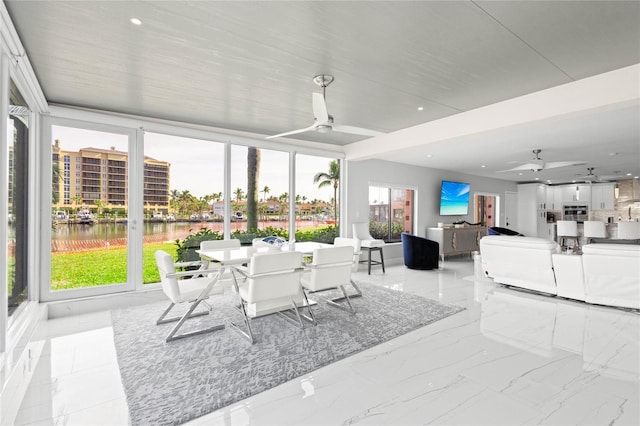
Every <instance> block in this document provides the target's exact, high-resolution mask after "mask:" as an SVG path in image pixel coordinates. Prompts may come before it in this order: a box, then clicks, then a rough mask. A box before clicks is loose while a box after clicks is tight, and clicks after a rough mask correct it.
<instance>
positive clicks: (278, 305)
mask: <svg viewBox="0 0 640 426" xmlns="http://www.w3.org/2000/svg"><path fill="white" fill-rule="evenodd" d="M324 247H332V245H331V244H324V243H316V242H312V241H305V242H299V243H289V244H285V245H283V246H281V247H252V246H245V247H237V248H225V249H218V250H196V253H198V255H199V256H200V258H201V259H202V260H205V261H207V262H208V263H209V265H208V266H207V267H208V268H213V267H215V265H217V266H218V268H219V269H220V274H219V276H222V275H223V274H224V273H225V271H226V269H227V268H228V267H230V266H238V265H246V264H248V263H249V262H250V261H251V257H252V256H253V255H254V254H256V253H277V252H279V251H298V252H300V253H302V254H303V255H311V254H313V251H314V250H315V249H318V248H324ZM296 303H297V304H298V306H305V301H304V297H303V296H302V294H300V298H299V300H296ZM315 303H316V302H314V301H312V300H309V304H310V305H314V304H315ZM289 308H290V300H289V299H288V298H282V299H272V300H268V301H264V302H259V303H250V304H248V305H247V314H248V315H249V316H250V317H258V316H262V315H268V314H272V313H274V312H278V311H282V310H284V309H289Z"/></svg>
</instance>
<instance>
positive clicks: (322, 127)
mask: <svg viewBox="0 0 640 426" xmlns="http://www.w3.org/2000/svg"><path fill="white" fill-rule="evenodd" d="M316 131H317V132H319V133H329V132H330V131H331V126H328V125H326V124H321V125H319V126H318V127H316Z"/></svg>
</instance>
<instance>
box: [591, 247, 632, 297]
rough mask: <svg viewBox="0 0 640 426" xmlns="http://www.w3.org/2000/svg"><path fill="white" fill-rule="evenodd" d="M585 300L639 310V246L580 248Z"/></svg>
mask: <svg viewBox="0 0 640 426" xmlns="http://www.w3.org/2000/svg"><path fill="white" fill-rule="evenodd" d="M582 253H583V254H582V266H583V268H584V285H585V296H586V302H588V303H595V304H599V305H611V306H621V307H625V308H634V309H640V245H637V244H589V245H586V246H584V247H582Z"/></svg>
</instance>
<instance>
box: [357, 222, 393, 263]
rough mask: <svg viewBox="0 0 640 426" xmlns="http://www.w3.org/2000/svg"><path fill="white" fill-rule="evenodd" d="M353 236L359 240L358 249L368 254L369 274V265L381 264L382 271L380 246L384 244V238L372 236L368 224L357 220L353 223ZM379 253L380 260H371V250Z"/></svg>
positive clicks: (382, 258)
mask: <svg viewBox="0 0 640 426" xmlns="http://www.w3.org/2000/svg"><path fill="white" fill-rule="evenodd" d="M353 237H354V238H357V239H358V240H360V250H363V251H366V252H367V254H368V256H367V260H364V261H363V262H366V263H367V264H368V267H369V268H368V272H369V275H371V265H381V266H382V272H383V273H384V272H386V271H385V270H384V255H383V254H382V248H383V247H384V245H385V242H384V240H379V239H376V238H373V237H372V236H371V234H370V233H369V224H368V223H367V222H358V223H354V224H353ZM372 251H374V252H378V253H380V260H379V261H378V260H372V259H371V252H372Z"/></svg>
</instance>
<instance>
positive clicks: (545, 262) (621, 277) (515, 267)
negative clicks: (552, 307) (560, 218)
mask: <svg viewBox="0 0 640 426" xmlns="http://www.w3.org/2000/svg"><path fill="white" fill-rule="evenodd" d="M582 250H583V253H584V254H583V255H565V254H560V247H559V246H558V244H557V243H555V242H554V241H550V240H546V239H542V238H531V237H516V236H506V235H496V236H486V237H484V238H482V239H481V240H480V254H481V257H482V268H483V271H484V273H485V275H486V276H488V277H490V278H493V280H494V281H495V282H496V283H500V284H505V285H510V286H515V287H521V288H526V289H530V290H535V291H538V292H543V293H547V294H551V295H558V296H561V297H566V298H571V299H576V300H581V301H586V302H587V303H593V304H599V305H608V306H616V307H624V308H633V309H640V245H637V244H606V243H602V244H589V245H585V246H584V247H583V248H582Z"/></svg>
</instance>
